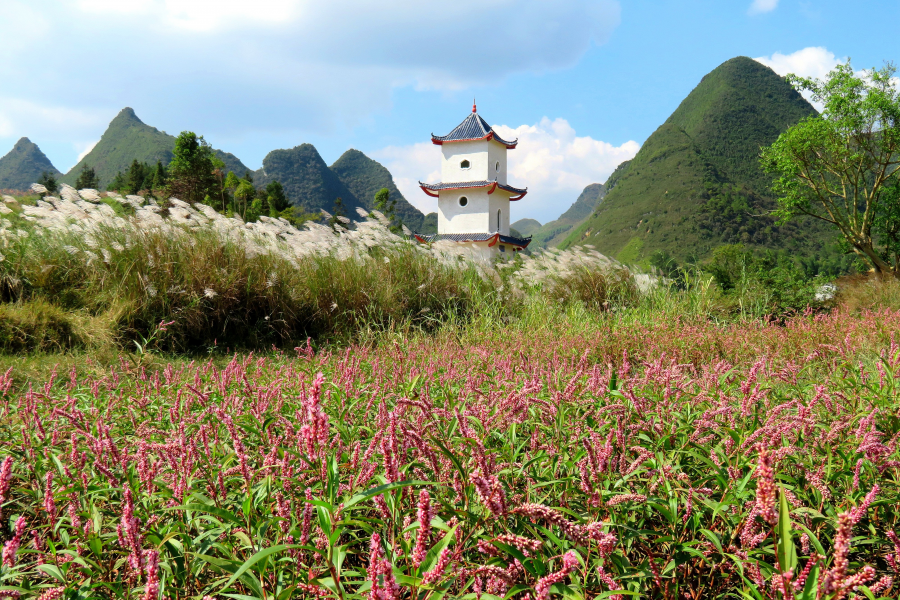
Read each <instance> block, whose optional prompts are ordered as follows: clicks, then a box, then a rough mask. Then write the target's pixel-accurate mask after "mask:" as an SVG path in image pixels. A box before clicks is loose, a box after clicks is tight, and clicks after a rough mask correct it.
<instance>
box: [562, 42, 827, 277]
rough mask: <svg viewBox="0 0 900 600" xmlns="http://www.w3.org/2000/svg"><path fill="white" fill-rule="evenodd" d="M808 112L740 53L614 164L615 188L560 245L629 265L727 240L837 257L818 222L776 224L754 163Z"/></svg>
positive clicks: (687, 254)
mask: <svg viewBox="0 0 900 600" xmlns="http://www.w3.org/2000/svg"><path fill="white" fill-rule="evenodd" d="M813 114H815V109H814V108H813V107H812V106H811V105H810V104H809V103H808V102H806V100H804V99H803V98H802V97H801V96H800V95H799V94H798V93H797V92H796V91H794V89H793V88H792V87H791V86H790V85H789V84H788V83H787V82H786V81H785V80H784V78H782V77H780V76H779V75H777V74H776V73H775V72H774V71H772V70H771V69H769V68H768V67H766V66H764V65H762V64H760V63H758V62H756V61H754V60H752V59H749V58H746V57H738V58H734V59H731V60H729V61H727V62H725V63H723V64H722V65H720V66H719V67H717V68H716V69H715V70H713V71H712V72H711V73H709V74H708V75H706V76H705V77H704V78H703V79H702V80H701V81H700V83H699V85H697V87H696V88H695V89H694V90H693V91H692V92H691V93H690V95H688V97H687V98H685V99H684V101H683V102H682V103H681V105H680V106H679V107H678V108H677V109H676V111H675V112H674V113H673V114H672V115H671V116H670V117H669V119H668V120H666V122H665V123H663V124H662V125H661V126H660V127H659V129H657V130H656V131H655V132H654V133H653V134H652V135H651V136H650V137H649V138H648V139H647V141H646V142H645V143H644V145H643V146H642V147H641V149H640V151H639V152H638V154H637V156H635V158H634V159H633V160H632V161H631V162H630V163H629V164H627V165H626V166H624V167H622V168H620V170H617V173H618V177H617V181H616V185H615V187H614V189H611V190H610V191H609V193H608V194H607V195H606V197H605V198H604V199H603V202H602V203H600V204H599V205H598V207H597V208H596V210H595V211H594V212H593V213H592V214H591V215H590V217H589V218H587V219H586V220H584V221H583V222H582V223H580V224H579V225H578V226H577V227H575V228H573V229H572V231H571V232H570V233H569V234H568V236H567V237H566V239H565V240H564V241H563V242H562V243H561V244H560V247H568V246H571V245H573V244H585V243H588V244H592V245H593V246H595V247H596V248H597V249H598V250H599V251H600V252H603V253H604V254H607V255H609V256H613V257H618V258H619V259H620V260H623V261H625V262H632V263H640V262H646V261H647V260H648V259H649V257H650V256H651V255H652V254H653V253H654V252H655V251H664V252H667V253H669V254H670V255H671V256H673V257H675V258H676V259H677V260H678V261H679V262H681V261H686V260H696V259H700V258H703V257H705V256H706V255H708V253H709V252H710V251H711V250H712V249H713V248H715V247H716V246H719V245H722V244H731V243H743V244H745V245H747V246H748V247H751V248H756V249H773V250H783V251H789V252H791V253H792V254H794V255H796V256H800V257H805V258H808V259H812V260H817V261H825V262H828V261H835V260H837V258H836V254H835V252H836V251H835V248H834V245H833V241H834V239H835V236H834V233H833V232H832V230H831V229H829V228H828V227H826V226H824V225H823V224H821V223H819V222H815V221H812V220H808V219H804V220H797V221H794V222H791V223H788V224H786V225H783V226H778V225H776V223H775V219H774V218H772V217H771V216H769V214H768V213H769V211H771V209H773V208H774V206H775V200H774V198H773V197H772V196H771V193H770V191H769V182H770V180H769V178H768V176H767V175H766V174H765V173H763V172H762V170H761V169H760V167H759V159H758V156H759V151H760V147H761V146H765V145H768V144H771V143H772V142H773V141H774V140H775V139H776V138H777V137H778V135H779V134H780V133H781V132H782V131H784V130H785V129H787V128H788V127H789V126H790V125H792V124H794V123H797V122H798V121H800V120H801V119H803V118H804V117H807V116H809V115H813ZM620 171H621V172H620Z"/></svg>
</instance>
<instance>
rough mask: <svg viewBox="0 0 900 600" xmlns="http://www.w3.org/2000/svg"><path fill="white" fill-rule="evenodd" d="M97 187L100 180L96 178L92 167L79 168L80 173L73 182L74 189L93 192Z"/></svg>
mask: <svg viewBox="0 0 900 600" xmlns="http://www.w3.org/2000/svg"><path fill="white" fill-rule="evenodd" d="M99 187H100V179H99V178H98V177H97V172H96V171H95V170H94V167H89V166H87V165H84V166H83V167H81V173H79V174H78V179H76V180H75V189H78V190H87V189H91V190H95V189H97V188H99Z"/></svg>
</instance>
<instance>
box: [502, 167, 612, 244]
mask: <svg viewBox="0 0 900 600" xmlns="http://www.w3.org/2000/svg"><path fill="white" fill-rule="evenodd" d="M628 163H629V161H627V160H626V161H625V162H623V163H622V164H620V165H619V166H618V167H616V170H615V171H613V173H612V175H610V176H609V179H607V180H606V183H592V184H590V185H588V186H587V187H585V188H584V189H583V190H582V191H581V194H579V195H578V198H576V200H575V202H573V203H572V206H570V207H569V208H568V209H567V210H566V212H564V213H563V214H561V215H560V216H559V218H557V219H555V220H553V221H550V222H549V223H546V224H544V225H542V226H540V227H539V228H538V229H536V230H534V231H533V232H532V233H531V235H532V236H533V238H532V242H531V247H532V248H548V247H553V246H557V245H559V244H560V243H561V242H563V241H564V240H565V239H566V236H567V235H568V233H569V232H570V231H571V230H572V228H573V227H575V226H576V225H578V224H579V223H581V222H582V221H584V220H585V219H587V218H588V217H589V216H591V213H592V212H593V211H594V209H595V208H597V205H598V204H600V201H601V200H603V198H605V197H606V194H608V193H609V191H610V190H611V189H612V188H614V187H615V185H616V182H617V181H618V179H619V176H620V175H621V174H622V173H623V172H624V171H625V169H626V167H627V166H628ZM514 226H515V225H514ZM516 228H517V229H518V227H516ZM520 231H521V229H520Z"/></svg>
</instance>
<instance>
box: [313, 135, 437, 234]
mask: <svg viewBox="0 0 900 600" xmlns="http://www.w3.org/2000/svg"><path fill="white" fill-rule="evenodd" d="M331 171H332V172H333V173H334V174H335V175H337V176H338V179H340V180H341V182H342V183H343V184H344V185H345V186H347V188H348V189H349V190H350V191H351V192H352V193H353V195H354V196H355V197H356V199H357V200H358V201H359V202H360V204H362V205H363V206H364V207H365V208H373V200H374V198H375V194H376V193H377V192H378V190H380V189H381V188H387V189H388V190H390V192H391V196H390V197H391V200H396V201H397V205H396V206H395V208H394V211H395V213H396V214H397V216H398V217H400V219H401V220H402V221H403V223H404V224H405V225H406V226H407V227H409V228H410V229H412V230H413V231H421V230H422V225H423V219H424V218H425V215H423V214H422V212H421V211H420V210H419V209H417V208H416V207H415V206H413V205H412V204H410V203H409V202H407V200H406V198H404V197H403V194H401V193H400V190H398V189H397V186H396V184H394V178H393V177H392V176H391V172H390V171H388V170H387V169H386V168H385V167H384V166H383V165H382V164H381V163H379V162H377V161H375V160H372V159H371V158H369V157H368V156H366V155H365V154H363V153H362V152H360V151H359V150H353V149H350V150H347V151H346V152H344V154H342V155H341V157H340V158H339V159H337V160H336V161H335V162H334V164H333V165H331Z"/></svg>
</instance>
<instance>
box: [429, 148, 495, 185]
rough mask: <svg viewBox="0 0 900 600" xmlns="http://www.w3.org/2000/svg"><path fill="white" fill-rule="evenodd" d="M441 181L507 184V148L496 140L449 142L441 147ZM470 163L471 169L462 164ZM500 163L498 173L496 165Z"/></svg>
mask: <svg viewBox="0 0 900 600" xmlns="http://www.w3.org/2000/svg"><path fill="white" fill-rule="evenodd" d="M441 155H442V158H441V181H442V182H444V183H458V182H461V181H483V180H487V181H493V180H494V179H496V180H497V181H499V182H500V183H504V184H505V183H506V146H504V145H503V144H501V143H499V142H496V141H494V140H491V141H486V140H475V141H471V142H447V143H444V144H443V145H442V146H441ZM464 160H468V161H469V168H468V169H463V168H462V167H461V166H460V164H461V163H462V162H463V161H464ZM498 162H499V163H500V170H499V171H497V169H496V164H497V163H498Z"/></svg>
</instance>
